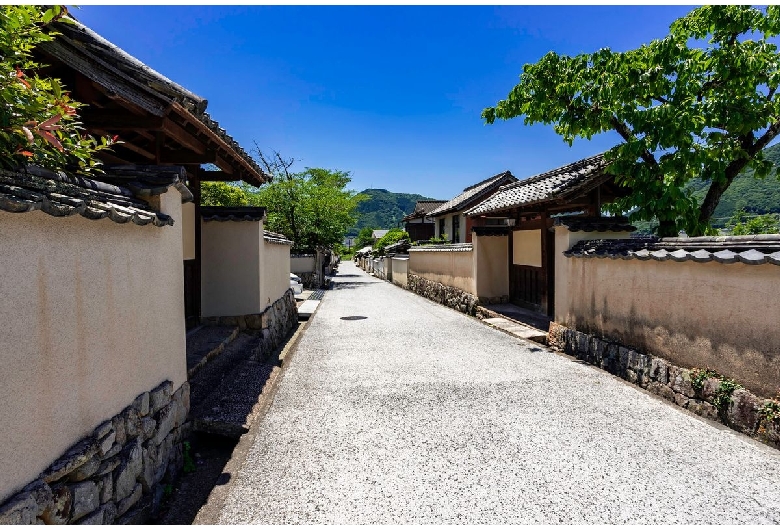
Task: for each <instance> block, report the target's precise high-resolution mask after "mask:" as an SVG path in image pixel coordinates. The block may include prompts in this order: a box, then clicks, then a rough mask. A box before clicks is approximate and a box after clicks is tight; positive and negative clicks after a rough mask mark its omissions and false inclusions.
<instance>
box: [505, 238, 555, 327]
mask: <svg viewBox="0 0 780 530" xmlns="http://www.w3.org/2000/svg"><path fill="white" fill-rule="evenodd" d="M553 244H554V240H553V234H552V232H549V231H547V230H535V229H531V230H515V231H514V232H513V233H512V237H510V245H511V246H510V252H509V297H510V299H511V301H512V303H514V304H516V305H519V306H520V307H525V308H526V309H531V310H533V311H538V312H540V313H544V314H546V315H548V316H551V315H552V314H553V303H552V302H553V296H552V292H553V270H554V268H555V264H554V261H553V257H554V256H553V253H552V252H551V251H550V249H552V248H553ZM518 245H519V246H520V247H522V248H519V249H518V248H517V247H518Z"/></svg>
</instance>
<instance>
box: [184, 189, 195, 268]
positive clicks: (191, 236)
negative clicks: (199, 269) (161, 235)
mask: <svg viewBox="0 0 780 530" xmlns="http://www.w3.org/2000/svg"><path fill="white" fill-rule="evenodd" d="M181 231H182V238H181V242H182V246H183V249H184V259H195V203H194V202H188V203H185V204H182V205H181Z"/></svg>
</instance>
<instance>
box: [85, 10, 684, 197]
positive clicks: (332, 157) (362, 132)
mask: <svg viewBox="0 0 780 530" xmlns="http://www.w3.org/2000/svg"><path fill="white" fill-rule="evenodd" d="M691 9H692V8H691V7H687V6H626V7H619V6H615V7H612V6H594V7H589V6H543V7H535V6H505V7H466V6H460V7H423V6H390V7H360V6H340V7H326V6H314V7H312V6H308V7H307V6H225V7H217V6H95V5H85V6H82V7H81V9H73V13H74V14H75V16H76V17H77V18H78V19H79V20H81V21H82V22H83V23H84V24H86V25H87V26H89V27H90V28H92V29H93V30H94V31H96V32H97V33H99V34H100V35H102V36H103V37H105V38H106V39H108V40H109V41H111V42H113V43H114V44H116V45H118V46H119V47H121V48H123V49H124V50H125V51H127V52H128V53H130V54H132V55H134V56H135V57H137V58H138V59H140V60H141V61H143V62H144V63H146V64H147V65H149V66H151V67H152V68H154V69H155V70H157V71H159V72H160V73H162V74H163V75H165V76H167V77H169V78H170V79H172V80H173V81H175V82H177V83H179V84H180V85H182V86H184V87H186V88H187V89H189V90H191V91H192V92H194V93H196V94H198V95H199V96H201V97H204V98H206V99H208V101H209V106H208V112H209V113H210V114H211V116H212V117H213V118H214V119H216V120H217V121H219V122H220V124H221V125H222V126H223V127H224V128H225V129H226V130H227V131H228V133H230V134H231V135H232V136H233V137H234V138H235V139H236V140H237V141H238V142H239V143H240V144H241V145H242V146H243V147H244V148H245V149H247V150H250V151H251V149H253V148H254V143H255V142H257V144H258V145H259V146H260V147H261V148H263V149H264V150H269V151H270V150H272V149H275V150H278V151H279V152H281V153H282V154H283V155H284V156H285V157H294V158H296V159H297V160H299V161H300V162H299V163H298V164H297V165H296V166H295V167H294V169H295V168H297V169H300V170H302V169H303V168H304V167H305V166H309V167H324V168H329V169H340V170H344V171H350V172H351V173H352V184H351V186H350V187H351V188H353V189H355V190H362V189H365V188H369V187H373V188H385V189H388V190H390V191H396V192H408V193H420V194H422V195H427V196H430V197H434V198H437V199H450V198H452V197H453V196H455V195H457V194H458V193H459V192H460V191H461V190H462V189H463V188H465V187H466V186H470V185H471V184H474V183H475V182H478V181H480V180H483V179H485V178H487V177H490V176H492V175H494V174H496V173H500V172H502V171H505V170H510V171H511V172H512V173H513V174H514V175H515V176H517V177H518V178H525V177H528V176H532V175H535V174H537V173H541V172H544V171H547V170H549V169H553V168H556V167H558V166H561V165H564V164H567V163H569V162H573V161H575V160H578V159H580V158H584V157H587V156H590V155H593V154H596V153H599V152H601V151H604V150H606V149H608V148H610V147H612V145H614V144H615V143H616V142H617V139H616V138H615V137H612V136H608V135H602V136H601V137H597V138H594V139H593V140H592V141H589V142H588V141H584V140H580V141H577V142H575V144H574V146H573V147H572V148H569V147H568V146H567V145H566V144H565V143H564V142H563V141H562V140H561V139H560V137H558V136H557V135H556V134H555V133H554V132H553V131H552V128H551V127H547V126H543V125H536V126H533V127H529V126H525V125H523V123H522V119H514V120H511V121H508V122H499V123H496V124H495V125H490V126H487V125H484V124H483V122H482V120H481V119H480V113H481V111H482V109H483V108H485V107H488V106H491V105H493V104H495V103H496V102H497V101H498V100H500V99H503V98H504V97H506V95H507V94H508V93H509V91H510V90H511V89H512V87H513V86H514V85H515V84H516V83H517V80H518V75H519V74H520V72H521V70H522V66H523V64H525V63H529V62H535V61H537V60H538V59H539V58H541V57H542V56H543V55H544V54H545V53H547V52H548V51H550V50H554V51H556V52H558V53H563V54H570V55H571V54H577V53H580V52H590V51H595V50H597V49H599V48H602V47H609V48H612V49H613V50H626V49H630V48H635V47H637V46H639V45H640V44H642V43H644V42H648V41H650V40H652V39H654V38H662V37H663V36H665V35H666V34H667V33H668V29H669V25H670V24H671V22H672V21H673V20H675V19H676V18H678V17H680V16H683V15H684V14H686V13H687V12H689V11H690V10H691Z"/></svg>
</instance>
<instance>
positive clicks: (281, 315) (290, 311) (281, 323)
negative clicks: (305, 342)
mask: <svg viewBox="0 0 780 530" xmlns="http://www.w3.org/2000/svg"><path fill="white" fill-rule="evenodd" d="M201 323H202V324H205V325H210V326H238V328H239V329H240V330H242V331H243V330H252V331H257V332H259V333H260V334H261V335H262V342H261V345H260V348H259V351H258V354H260V355H262V354H265V353H269V352H272V351H274V350H275V349H276V348H277V347H278V346H279V345H280V344H281V343H282V342H283V341H284V339H285V338H286V337H287V335H289V333H290V331H291V330H292V329H293V328H294V327H295V325H296V324H297V323H298V305H297V304H296V302H295V294H294V293H293V291H292V289H288V290H287V291H286V292H285V293H284V295H283V296H282V297H281V298H279V299H278V300H277V301H276V302H274V303H273V304H271V305H270V306H269V307H268V308H267V309H266V310H265V311H263V312H262V313H260V314H255V315H241V316H235V317H204V318H201Z"/></svg>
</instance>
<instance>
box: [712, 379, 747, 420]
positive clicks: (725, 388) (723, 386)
mask: <svg viewBox="0 0 780 530" xmlns="http://www.w3.org/2000/svg"><path fill="white" fill-rule="evenodd" d="M740 388H742V385H740V384H739V383H737V382H735V381H734V380H733V379H727V378H723V379H721V380H720V386H718V389H717V390H716V391H715V397H714V398H713V400H712V404H713V405H715V408H716V409H718V412H720V414H721V416H723V415H725V414H726V411H727V410H728V408H729V405H730V404H731V396H732V394H734V391H735V390H737V389H740Z"/></svg>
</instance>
